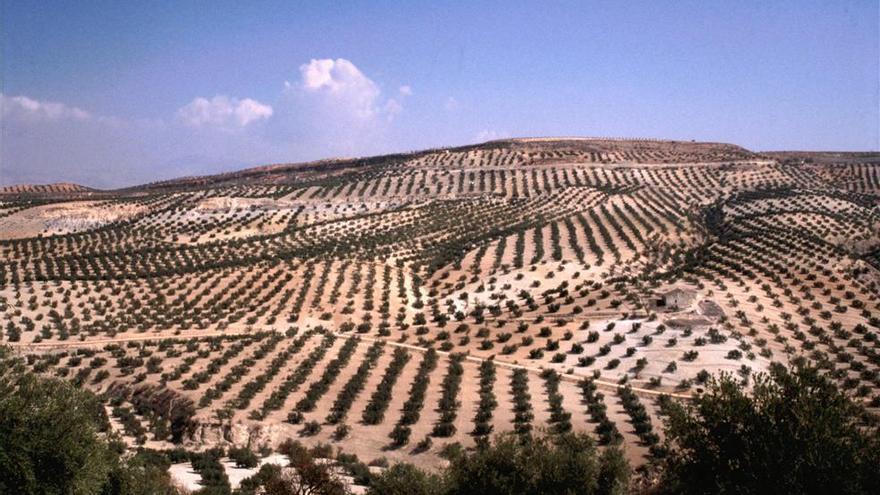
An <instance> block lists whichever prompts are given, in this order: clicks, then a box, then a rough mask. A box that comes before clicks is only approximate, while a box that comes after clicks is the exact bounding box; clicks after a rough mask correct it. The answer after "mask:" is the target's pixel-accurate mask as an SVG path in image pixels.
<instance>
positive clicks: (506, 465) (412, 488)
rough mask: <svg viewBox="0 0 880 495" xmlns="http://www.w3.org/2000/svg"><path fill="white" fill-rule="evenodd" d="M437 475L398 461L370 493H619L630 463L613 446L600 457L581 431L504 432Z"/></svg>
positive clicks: (625, 486) (461, 454)
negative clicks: (557, 433)
mask: <svg viewBox="0 0 880 495" xmlns="http://www.w3.org/2000/svg"><path fill="white" fill-rule="evenodd" d="M450 461H451V462H450V465H449V467H447V468H446V469H445V470H444V471H443V472H442V473H441V474H440V475H439V476H437V475H431V474H427V473H424V472H421V471H419V470H418V469H417V468H415V467H413V466H407V465H397V466H395V467H393V468H391V469H389V470H388V471H386V472H384V473H382V474H381V475H380V476H378V477H376V478H375V479H374V480H373V484H372V485H371V489H370V490H371V491H370V493H373V494H379V493H382V494H385V493H389V494H398V493H399V494H404V493H413V494H416V495H418V494H427V495H430V494H449V495H452V494H456V495H457V494H480V495H492V494H499V495H500V494H521V493H541V494H571V495H574V494H605V493H609V494H618V493H626V491H627V490H628V487H629V476H630V470H629V464H628V463H627V461H626V459H625V458H624V457H623V453H622V452H621V451H620V450H619V449H616V448H613V447H612V448H609V449H607V450H606V451H605V452H604V453H603V454H602V455H599V454H598V452H597V449H596V447H595V445H594V443H593V441H592V440H591V439H590V438H589V437H588V436H587V435H585V434H577V433H566V434H561V435H552V436H531V435H525V436H522V435H516V434H513V433H505V434H502V435H499V436H497V437H495V439H494V441H493V442H492V443H488V442H487V443H485V444H482V445H481V446H480V447H479V448H478V449H477V450H476V451H474V452H470V453H468V452H463V451H462V452H459V453H457V454H456V455H453V456H451V459H450Z"/></svg>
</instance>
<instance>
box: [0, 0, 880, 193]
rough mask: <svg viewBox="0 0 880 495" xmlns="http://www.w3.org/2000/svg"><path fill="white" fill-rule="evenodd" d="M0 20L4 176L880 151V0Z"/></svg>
mask: <svg viewBox="0 0 880 495" xmlns="http://www.w3.org/2000/svg"><path fill="white" fill-rule="evenodd" d="M0 8H2V34H0V38H2V59H3V62H2V69H0V70H2V81H0V105H2V113H0V118H2V130H0V185H11V184H17V183H54V182H74V183H78V184H82V185H86V186H92V187H98V188H113V187H120V186H128V185H135V184H140V183H146V182H152V181H157V180H164V179H170V178H175V177H180V176H190V175H204V174H212V173H218V172H224V171H230V170H235V169H239V168H245V167H251V166H258V165H263V164H269V163H291V162H303V161H310V160H316V159H323V158H331V157H337V156H369V155H377V154H385V153H394V152H403V151H412V150H418V149H424V148H433V147H442V146H458V145H465V144H470V143H477V142H483V141H487V140H491V139H497V138H505V137H541V136H610V137H633V138H657V139H673V140H684V141H689V140H696V141H714V142H726V143H731V144H736V145H740V146H743V147H745V148H748V149H750V150H754V151H772V150H823V151H876V150H878V149H880V81H878V72H880V62H878V59H880V29H878V16H880V8H878V3H877V2H871V1H851V2H835V3H829V2H779V3H775V4H774V5H769V6H768V5H764V4H763V3H758V2H743V3H738V4H735V5H729V4H721V3H718V4H715V3H712V4H709V3H705V2H682V3H677V4H676V5H674V6H667V5H659V4H655V3H649V2H644V3H629V4H626V5H622V4H618V3H613V2H588V3H566V2H553V3H550V4H544V3H542V4H523V5H508V4H506V3H494V2H480V3H479V4H474V5H468V6H454V7H450V6H437V5H432V4H420V3H414V4H410V5H406V6H391V5H390V4H379V3H372V2H364V3H361V2H357V3H352V4H350V5H346V6H345V7H344V8H343V7H339V6H332V5H325V4H318V3H316V4H301V5H298V6H296V7H291V6H289V5H288V4H287V3H284V2H255V3H248V4H247V5H243V4H237V3H234V2H217V3H212V4H210V5H208V4H202V5H197V4H195V3H185V4H178V3H174V2H157V3H152V4H150V5H149V7H147V6H139V5H134V4H125V5H123V4H117V3H115V2H93V3H89V4H87V5H83V4H81V3H79V2H55V1H50V2H42V3H40V4H39V5H26V4H24V3H12V2H3V3H2V7H0Z"/></svg>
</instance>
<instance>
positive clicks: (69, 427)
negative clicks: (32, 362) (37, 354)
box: [0, 347, 177, 495]
mask: <svg viewBox="0 0 880 495" xmlns="http://www.w3.org/2000/svg"><path fill="white" fill-rule="evenodd" d="M14 363H15V360H13V359H10V356H9V351H8V350H7V349H5V348H2V347H0V493H2V494H7V493H9V494H16V495H27V494H65V495H68V494H70V495H78V494H84V495H94V494H103V495H141V494H143V495H147V494H159V495H165V494H174V493H177V492H176V490H174V489H173V487H172V485H171V484H170V478H169V476H168V464H167V461H166V460H165V459H164V458H160V457H158V456H153V455H149V454H147V453H138V454H136V455H134V456H132V457H130V458H129V459H128V460H125V461H124V460H122V459H121V458H120V456H119V453H120V451H121V447H120V446H119V445H117V444H116V443H111V442H108V440H107V434H106V430H107V425H108V422H107V418H106V415H105V413H104V409H103V406H102V405H101V403H100V401H99V400H98V398H97V397H96V396H95V395H94V394H92V393H90V392H87V391H84V390H80V389H77V388H76V387H74V386H73V385H72V384H71V383H69V382H65V381H62V380H57V379H46V378H41V377H39V376H37V375H34V374H31V373H24V372H22V371H21V369H18V366H16V365H15V364H14Z"/></svg>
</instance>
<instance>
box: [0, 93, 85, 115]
mask: <svg viewBox="0 0 880 495" xmlns="http://www.w3.org/2000/svg"><path fill="white" fill-rule="evenodd" d="M0 115H2V116H3V117H4V118H24V119H35V120H50V121H57V120H64V119H71V120H80V121H82V120H88V119H90V118H92V116H91V114H89V112H86V111H85V110H82V109H80V108H76V107H71V106H68V105H65V104H63V103H57V102H53V101H40V100H34V99H32V98H28V97H27V96H6V95H4V94H3V93H0Z"/></svg>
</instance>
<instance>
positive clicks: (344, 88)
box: [285, 58, 412, 121]
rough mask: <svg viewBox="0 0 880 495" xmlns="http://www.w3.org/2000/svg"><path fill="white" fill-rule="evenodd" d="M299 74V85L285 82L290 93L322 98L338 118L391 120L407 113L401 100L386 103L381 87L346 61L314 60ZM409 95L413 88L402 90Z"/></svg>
mask: <svg viewBox="0 0 880 495" xmlns="http://www.w3.org/2000/svg"><path fill="white" fill-rule="evenodd" d="M299 72H300V82H299V84H297V85H291V84H290V83H285V84H286V86H287V88H288V90H299V91H300V92H301V93H303V94H304V95H306V96H311V97H314V98H318V99H319V100H320V105H322V106H323V107H324V109H325V110H326V111H328V112H327V113H329V114H332V116H333V117H334V118H339V117H345V116H350V117H353V118H355V119H359V120H361V121H370V120H373V119H375V118H377V117H381V116H385V117H387V118H388V119H391V118H393V117H394V115H396V114H398V113H400V112H401V111H402V110H403V105H402V104H401V102H400V100H399V99H397V100H395V99H388V100H384V99H383V98H382V91H381V90H380V89H379V85H378V84H376V83H375V82H373V80H372V79H370V78H369V77H367V76H366V75H365V74H364V73H363V72H361V70H360V69H358V68H357V66H355V65H354V64H353V63H352V62H351V61H349V60H346V59H344V58H337V59H335V60H334V59H329V58H326V59H312V60H311V61H310V62H309V63H307V64H303V65H301V66H300V67H299ZM409 94H412V89H411V88H410V87H409V86H402V87H401V88H400V95H401V96H407V95H409ZM344 114H347V115H344Z"/></svg>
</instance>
